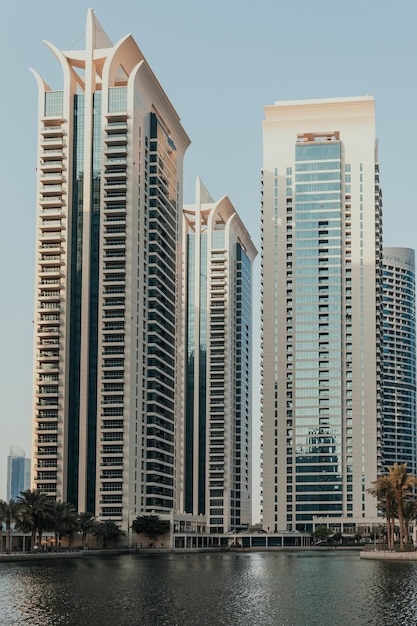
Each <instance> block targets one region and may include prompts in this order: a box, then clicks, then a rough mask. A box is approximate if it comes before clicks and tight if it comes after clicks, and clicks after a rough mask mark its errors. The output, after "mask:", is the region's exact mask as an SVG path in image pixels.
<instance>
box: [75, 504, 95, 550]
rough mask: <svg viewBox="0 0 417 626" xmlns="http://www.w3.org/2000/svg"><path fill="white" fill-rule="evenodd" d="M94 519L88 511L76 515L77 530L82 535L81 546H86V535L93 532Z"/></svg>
mask: <svg viewBox="0 0 417 626" xmlns="http://www.w3.org/2000/svg"><path fill="white" fill-rule="evenodd" d="M95 524H96V518H95V517H94V515H93V514H92V513H90V512H88V511H83V512H82V513H80V514H79V515H78V530H79V531H81V532H82V534H83V546H86V545H87V535H89V534H90V533H92V532H93V530H94V527H95Z"/></svg>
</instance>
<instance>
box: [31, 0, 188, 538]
mask: <svg viewBox="0 0 417 626" xmlns="http://www.w3.org/2000/svg"><path fill="white" fill-rule="evenodd" d="M46 45H47V46H48V48H49V50H50V51H51V52H52V54H53V55H54V56H55V57H56V59H57V60H58V62H59V63H60V66H61V70H62V74H63V86H62V87H61V88H59V87H58V89H52V88H51V87H49V86H48V84H47V83H46V82H45V81H44V80H43V79H42V78H41V77H40V76H39V75H38V74H37V73H36V72H34V74H35V77H36V80H37V83H38V92H39V99H38V110H39V123H38V142H39V149H38V162H37V173H38V178H37V221H36V241H37V247H36V252H37V257H36V258H37V262H36V296H35V299H36V302H35V315H36V318H35V320H36V321H35V367H34V370H35V379H34V387H35V399H34V407H33V409H34V410H33V412H34V415H33V424H34V458H35V463H36V465H35V467H36V472H35V475H34V482H35V484H36V486H37V487H38V488H39V489H42V490H44V491H46V492H47V493H48V494H49V496H50V497H51V498H53V499H62V500H67V501H69V502H71V503H72V504H73V505H74V506H75V507H76V509H77V510H78V511H91V512H92V513H94V514H95V515H96V516H97V517H98V518H99V519H100V520H107V519H113V520H115V521H116V522H117V523H119V524H121V525H122V527H123V529H124V530H127V527H128V524H129V519H130V518H131V515H132V514H133V515H134V514H135V513H137V514H139V513H145V512H151V511H155V512H156V513H163V512H169V511H171V510H172V509H176V508H177V505H176V491H175V442H176V427H177V423H176V422H177V416H178V415H179V414H180V410H179V402H180V396H181V394H180V390H179V388H178V385H177V382H178V379H179V373H178V370H177V367H178V360H177V354H178V352H179V350H180V344H181V338H180V337H179V335H178V333H177V329H178V327H179V326H180V323H179V321H178V316H180V315H181V313H180V311H181V306H180V302H181V297H180V292H179V291H180V278H179V277H180V259H181V242H182V237H181V224H182V185H183V180H182V178H183V176H182V171H183V157H184V153H185V151H186V149H187V147H188V145H189V138H188V137H187V135H186V133H185V131H184V129H183V127H182V125H181V123H180V119H179V117H178V115H177V113H176V111H175V109H174V107H173V106H172V104H171V102H170V101H169V99H168V97H167V95H166V94H165V92H164V91H163V89H162V87H161V85H160V84H159V82H158V81H157V79H156V77H155V76H154V74H153V72H152V70H151V68H150V66H149V65H148V63H147V61H146V60H145V58H144V56H143V54H142V52H141V50H140V49H139V48H138V46H137V44H136V42H135V41H134V39H133V37H132V36H131V35H127V36H126V37H123V38H122V39H121V40H120V41H119V42H118V43H117V44H115V45H114V44H113V43H112V42H111V41H110V39H109V37H108V36H107V34H106V33H105V31H104V29H103V28H102V26H101V25H100V23H99V21H98V20H97V18H96V16H95V13H94V11H92V10H91V9H90V10H89V11H88V16H87V25H86V35H85V47H84V48H83V49H80V50H68V51H61V50H59V49H57V48H56V47H55V46H54V45H52V44H50V43H47V44H46Z"/></svg>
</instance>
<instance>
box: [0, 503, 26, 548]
mask: <svg viewBox="0 0 417 626" xmlns="http://www.w3.org/2000/svg"><path fill="white" fill-rule="evenodd" d="M21 517H22V505H21V504H20V502H18V501H17V500H14V499H11V500H9V501H8V502H5V501H4V500H0V523H1V522H5V523H6V552H7V554H9V553H10V537H11V528H12V526H11V525H12V523H13V522H15V523H18V522H19V521H20V520H21Z"/></svg>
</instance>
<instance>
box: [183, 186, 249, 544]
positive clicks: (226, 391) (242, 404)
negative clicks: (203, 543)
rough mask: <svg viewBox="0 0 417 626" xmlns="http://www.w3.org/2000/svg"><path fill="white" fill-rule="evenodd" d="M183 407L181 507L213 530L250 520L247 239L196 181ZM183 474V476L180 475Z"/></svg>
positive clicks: (188, 251)
mask: <svg viewBox="0 0 417 626" xmlns="http://www.w3.org/2000/svg"><path fill="white" fill-rule="evenodd" d="M183 215H184V228H183V237H184V242H183V250H184V263H183V274H184V310H185V311H186V314H185V327H186V332H185V338H186V354H185V359H186V366H185V409H184V412H183V413H184V416H185V419H184V424H183V433H182V437H181V440H182V441H183V450H182V451H181V452H180V453H181V458H182V459H183V462H184V466H183V470H182V472H181V476H182V477H183V478H182V479H183V483H182V486H181V493H182V509H183V510H184V511H187V512H189V513H194V514H206V515H207V520H208V521H207V523H208V526H209V528H210V530H211V531H213V532H227V531H229V530H231V529H235V528H237V527H241V526H244V525H245V526H246V525H248V524H250V522H251V499H250V498H251V479H252V468H251V463H252V454H251V445H252V437H251V428H252V425H251V416H252V407H251V398H252V370H251V368H252V264H253V260H254V258H255V256H256V254H257V252H256V249H255V247H254V245H253V243H252V241H251V238H250V236H249V234H248V232H247V230H246V228H245V226H244V225H243V223H242V221H241V219H240V218H239V216H238V214H237V213H236V210H235V209H234V207H233V205H232V203H231V201H230V200H229V198H228V197H227V196H224V197H223V198H221V199H220V200H219V201H217V202H215V201H214V200H213V198H211V196H210V194H209V193H208V192H207V190H206V189H205V187H204V186H203V184H202V183H201V181H200V180H199V179H198V180H197V184H196V198H195V204H194V205H187V206H185V207H184V214H183ZM179 480H181V478H179Z"/></svg>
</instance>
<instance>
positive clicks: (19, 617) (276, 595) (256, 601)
mask: <svg viewBox="0 0 417 626" xmlns="http://www.w3.org/2000/svg"><path fill="white" fill-rule="evenodd" d="M0 624H1V626H9V625H11V624H13V625H15V624H16V625H19V626H20V625H22V624H30V625H31V626H52V625H54V626H55V625H64V624H66V625H67V624H70V625H71V626H84V625H86V626H105V625H111V626H112V625H115V626H124V625H125V624H126V625H129V626H132V625H136V624H140V625H143V626H147V625H149V626H160V625H167V626H168V625H169V626H174V625H181V626H188V625H198V626H200V625H203V624H208V625H210V626H217V625H219V626H220V625H245V626H256V625H258V624H259V625H262V626H266V625H274V626H277V625H278V626H310V625H317V626H351V625H354V626H362V625H375V626H394V625H399V624H417V563H395V562H391V563H382V562H378V561H361V560H360V559H359V555H358V553H354V554H352V553H342V552H339V553H337V552H336V551H335V552H334V553H333V552H330V551H329V552H320V553H312V552H297V553H295V552H286V553H252V554H230V553H222V554H191V555H183V554H181V555H179V554H178V555H164V556H152V555H151V556H145V555H127V556H120V557H109V558H94V557H91V558H85V559H76V560H68V561H61V562H60V561H56V562H52V561H51V562H48V563H43V562H40V563H38V564H36V565H35V564H33V563H30V562H26V563H0Z"/></svg>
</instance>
